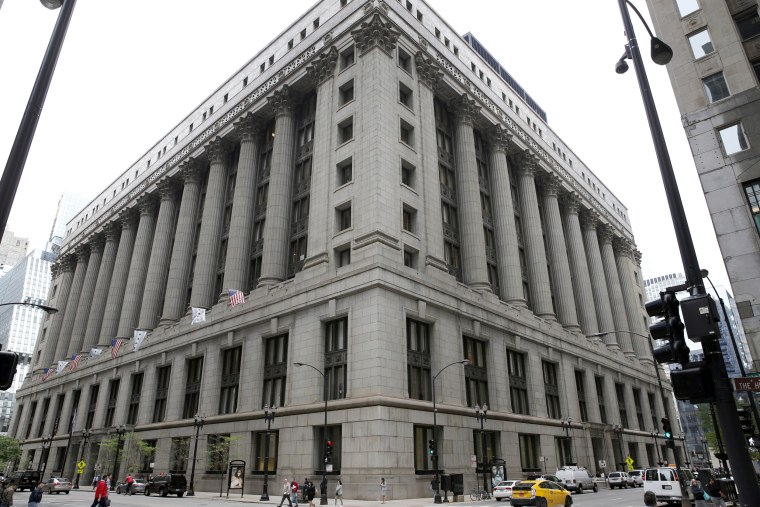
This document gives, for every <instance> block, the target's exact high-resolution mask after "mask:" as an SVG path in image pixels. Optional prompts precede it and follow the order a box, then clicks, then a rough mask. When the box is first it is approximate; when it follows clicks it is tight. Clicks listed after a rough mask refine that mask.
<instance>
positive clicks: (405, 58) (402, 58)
mask: <svg viewBox="0 0 760 507" xmlns="http://www.w3.org/2000/svg"><path fill="white" fill-rule="evenodd" d="M398 66H399V67H401V68H402V69H404V70H405V71H406V72H407V73H408V74H411V73H412V57H411V56H409V53H407V52H406V51H404V50H403V49H401V48H398Z"/></svg>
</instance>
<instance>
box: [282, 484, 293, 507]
mask: <svg viewBox="0 0 760 507" xmlns="http://www.w3.org/2000/svg"><path fill="white" fill-rule="evenodd" d="M291 493H292V491H291V490H290V483H289V482H288V480H287V479H283V480H282V500H280V506H279V507H282V504H283V503H284V502H285V500H287V501H288V505H290V507H293V502H291V501H290V495H291Z"/></svg>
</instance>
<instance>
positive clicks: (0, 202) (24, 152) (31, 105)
mask: <svg viewBox="0 0 760 507" xmlns="http://www.w3.org/2000/svg"><path fill="white" fill-rule="evenodd" d="M75 5H76V0H65V1H64V2H63V5H62V7H61V12H60V13H59V14H58V20H57V21H56V23H55V28H54V29H53V34H52V35H51V37H50V42H49V43H48V47H47V50H45V56H44V57H43V59H42V64H41V65H40V70H39V73H38V74H37V79H36V80H35V81H34V86H33V87H32V93H31V95H30V96H29V101H28V102H27V104H26V109H25V110H24V116H22V117H21V124H20V125H19V128H18V131H17V132H16V139H15V140H14V141H13V147H11V152H10V154H9V155H8V161H7V163H6V164H5V170H4V171H3V177H2V179H0V237H2V235H3V233H4V232H5V226H6V224H7V223H8V216H9V215H10V213H11V208H12V207H13V199H14V198H15V197H16V190H17V189H18V184H19V181H21V174H22V173H23V172H24V165H25V164H26V157H27V156H28V155H29V148H30V147H31V145H32V139H33V138H34V132H35V131H36V130H37V123H38V122H39V119H40V115H41V114H42V107H43V106H44V105H45V98H46V97H47V92H48V89H49V88H50V82H51V81H52V79H53V71H54V70H55V66H56V63H58V55H60V54H61V47H62V46H63V40H64V38H65V37H66V31H67V30H68V27H69V21H71V15H72V13H73V12H74V6H75Z"/></svg>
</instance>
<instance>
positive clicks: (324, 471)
mask: <svg viewBox="0 0 760 507" xmlns="http://www.w3.org/2000/svg"><path fill="white" fill-rule="evenodd" d="M293 364H294V365H296V366H308V367H309V368H311V369H312V370H314V371H316V372H317V373H319V374H320V375H322V390H323V392H324V397H325V424H324V426H323V428H322V438H323V439H324V442H323V444H324V445H323V446H322V483H321V484H320V485H319V486H320V488H319V489H320V496H319V505H327V486H326V485H327V442H328V441H329V439H328V438H327V375H325V374H324V372H322V371H319V369H318V368H317V367H316V366H312V365H310V364H307V363H293ZM323 486H324V487H323Z"/></svg>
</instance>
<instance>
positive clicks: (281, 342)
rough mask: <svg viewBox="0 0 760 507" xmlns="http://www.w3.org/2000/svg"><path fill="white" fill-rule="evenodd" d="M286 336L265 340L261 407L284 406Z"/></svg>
mask: <svg viewBox="0 0 760 507" xmlns="http://www.w3.org/2000/svg"><path fill="white" fill-rule="evenodd" d="M287 361H288V335H286V334H284V335H280V336H273V337H271V338H267V339H266V341H265V343H264V393H263V396H262V397H261V398H262V400H261V406H262V407H263V406H264V405H269V406H270V407H282V406H283V405H285V382H286V380H287V375H288V364H287Z"/></svg>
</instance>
